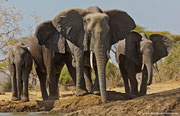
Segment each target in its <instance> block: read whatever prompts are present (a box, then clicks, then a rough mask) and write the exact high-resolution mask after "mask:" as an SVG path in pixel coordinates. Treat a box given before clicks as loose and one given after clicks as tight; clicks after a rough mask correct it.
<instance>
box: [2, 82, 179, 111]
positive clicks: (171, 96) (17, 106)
mask: <svg viewBox="0 0 180 116" xmlns="http://www.w3.org/2000/svg"><path fill="white" fill-rule="evenodd" d="M74 93H75V92H74V91H68V92H60V100H56V101H52V100H47V101H42V99H41V93H40V92H36V91H30V92H29V94H30V95H29V97H30V101H29V102H25V103H23V102H21V101H10V99H11V92H6V93H0V112H40V111H41V112H42V111H48V112H53V113H57V112H61V113H70V114H67V115H78V114H79V115H132V114H133V115H149V114H152V115H157V114H159V115H167V114H168V113H171V114H172V115H180V80H171V81H167V82H163V83H156V84H152V85H150V86H148V95H146V96H143V97H137V98H133V99H132V96H130V95H126V94H124V87H122V88H114V89H110V90H108V103H106V104H102V102H101V97H100V96H98V95H92V94H89V95H86V96H80V97H76V96H75V95H74Z"/></svg>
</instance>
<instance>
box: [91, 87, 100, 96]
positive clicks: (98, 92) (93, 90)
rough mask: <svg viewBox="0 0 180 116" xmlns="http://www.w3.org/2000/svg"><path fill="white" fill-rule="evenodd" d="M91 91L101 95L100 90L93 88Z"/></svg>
mask: <svg viewBox="0 0 180 116" xmlns="http://www.w3.org/2000/svg"><path fill="white" fill-rule="evenodd" d="M90 93H92V94H95V95H100V90H99V89H96V88H93V89H92V90H91V92H90Z"/></svg>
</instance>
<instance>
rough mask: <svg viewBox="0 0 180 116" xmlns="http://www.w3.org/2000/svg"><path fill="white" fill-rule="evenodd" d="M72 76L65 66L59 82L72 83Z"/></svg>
mask: <svg viewBox="0 0 180 116" xmlns="http://www.w3.org/2000/svg"><path fill="white" fill-rule="evenodd" d="M72 81H73V80H72V78H71V76H70V74H69V72H68V69H67V67H66V66H64V67H63V69H62V71H61V74H60V78H59V83H61V84H68V83H72Z"/></svg>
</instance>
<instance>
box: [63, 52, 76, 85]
mask: <svg viewBox="0 0 180 116" xmlns="http://www.w3.org/2000/svg"><path fill="white" fill-rule="evenodd" d="M66 54H68V55H66V57H65V62H66V66H67V69H68V71H69V74H70V75H71V77H72V80H73V82H74V83H75V84H76V68H75V67H73V65H72V56H71V54H70V53H66Z"/></svg>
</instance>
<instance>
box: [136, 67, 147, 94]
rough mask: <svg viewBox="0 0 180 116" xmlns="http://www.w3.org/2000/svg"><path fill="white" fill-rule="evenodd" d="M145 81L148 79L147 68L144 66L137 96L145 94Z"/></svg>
mask: <svg viewBox="0 0 180 116" xmlns="http://www.w3.org/2000/svg"><path fill="white" fill-rule="evenodd" d="M147 81H148V72H147V68H144V69H143V71H142V82H141V87H140V92H139V94H138V95H139V96H143V95H146V93H147Z"/></svg>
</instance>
